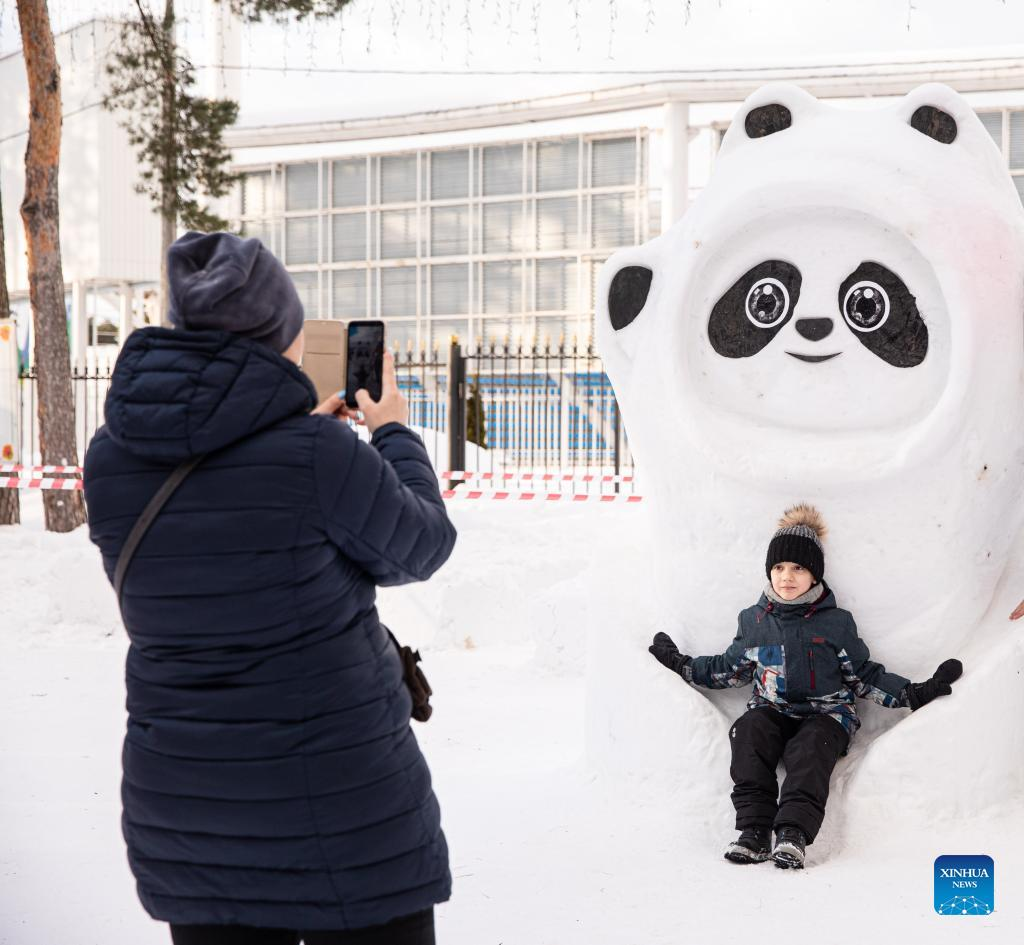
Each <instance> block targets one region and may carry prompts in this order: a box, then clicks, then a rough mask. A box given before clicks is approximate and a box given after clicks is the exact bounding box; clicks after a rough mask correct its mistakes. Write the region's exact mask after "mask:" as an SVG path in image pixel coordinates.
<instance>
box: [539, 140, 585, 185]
mask: <svg viewBox="0 0 1024 945" xmlns="http://www.w3.org/2000/svg"><path fill="white" fill-rule="evenodd" d="M579 163H580V143H579V139H578V138H572V139H569V140H567V141H538V142H537V190H575V189H576V186H577V184H578V182H579Z"/></svg>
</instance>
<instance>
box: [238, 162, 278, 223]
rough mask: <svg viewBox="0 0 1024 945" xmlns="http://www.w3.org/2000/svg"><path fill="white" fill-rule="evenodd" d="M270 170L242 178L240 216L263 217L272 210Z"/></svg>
mask: <svg viewBox="0 0 1024 945" xmlns="http://www.w3.org/2000/svg"><path fill="white" fill-rule="evenodd" d="M270 181H271V178H270V171H263V172H261V173H258V174H246V175H245V176H244V177H243V178H242V216H243V217H263V216H267V215H268V214H270V213H272V212H273V209H274V207H273V200H272V199H271V189H270V187H271V183H270Z"/></svg>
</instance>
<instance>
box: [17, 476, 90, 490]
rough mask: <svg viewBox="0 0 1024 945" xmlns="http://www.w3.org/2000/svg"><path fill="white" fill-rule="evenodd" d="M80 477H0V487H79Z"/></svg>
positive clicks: (80, 483)
mask: <svg viewBox="0 0 1024 945" xmlns="http://www.w3.org/2000/svg"><path fill="white" fill-rule="evenodd" d="M82 487H83V486H82V480H81V479H21V478H19V477H18V476H2V477H0V489H62V490H66V491H70V490H72V489H81V488H82Z"/></svg>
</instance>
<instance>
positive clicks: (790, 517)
mask: <svg viewBox="0 0 1024 945" xmlns="http://www.w3.org/2000/svg"><path fill="white" fill-rule="evenodd" d="M791 525H806V526H807V527H808V528H813V529H814V533H815V534H816V535H817V536H818V537H819V538H824V537H825V535H826V534H827V533H828V527H827V526H826V525H825V519H823V518H822V517H821V512H819V511H818V510H817V509H816V508H815V507H814V506H813V505H808V504H807V503H806V502H798V503H797V504H796V505H791V506H790V507H789V508H788V509H786V511H785V512H783V513H782V518H780V519H779V528H789V527H790V526H791Z"/></svg>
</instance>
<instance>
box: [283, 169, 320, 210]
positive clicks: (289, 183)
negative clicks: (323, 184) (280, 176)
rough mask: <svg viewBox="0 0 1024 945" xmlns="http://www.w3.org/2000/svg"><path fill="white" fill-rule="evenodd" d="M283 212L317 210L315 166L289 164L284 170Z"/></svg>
mask: <svg viewBox="0 0 1024 945" xmlns="http://www.w3.org/2000/svg"><path fill="white" fill-rule="evenodd" d="M284 181H285V201H284V208H285V210H315V209H316V208H317V201H318V193H317V165H316V164H289V165H287V166H286V167H285V169H284Z"/></svg>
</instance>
